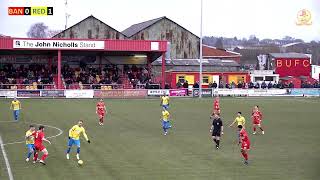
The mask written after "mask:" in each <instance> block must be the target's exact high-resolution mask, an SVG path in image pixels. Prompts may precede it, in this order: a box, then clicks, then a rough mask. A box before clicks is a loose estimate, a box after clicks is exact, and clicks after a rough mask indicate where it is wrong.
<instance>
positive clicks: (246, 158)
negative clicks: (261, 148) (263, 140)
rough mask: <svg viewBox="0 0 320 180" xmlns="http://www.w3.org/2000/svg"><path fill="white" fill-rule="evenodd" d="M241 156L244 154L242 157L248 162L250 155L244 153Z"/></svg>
mask: <svg viewBox="0 0 320 180" xmlns="http://www.w3.org/2000/svg"><path fill="white" fill-rule="evenodd" d="M241 154H242V156H243V157H244V159H245V160H248V154H247V153H245V152H243V153H241Z"/></svg>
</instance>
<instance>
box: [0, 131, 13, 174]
mask: <svg viewBox="0 0 320 180" xmlns="http://www.w3.org/2000/svg"><path fill="white" fill-rule="evenodd" d="M0 147H1V150H2V155H3V158H4V161H5V163H6V167H7V171H8V176H9V180H14V179H13V175H12V171H11V166H10V163H9V159H8V156H7V153H6V150H5V149H4V144H3V141H2V137H1V136H0Z"/></svg>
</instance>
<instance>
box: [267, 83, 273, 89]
mask: <svg viewBox="0 0 320 180" xmlns="http://www.w3.org/2000/svg"><path fill="white" fill-rule="evenodd" d="M271 88H272V83H271V81H270V82H269V83H268V89H271Z"/></svg>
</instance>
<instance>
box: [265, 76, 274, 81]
mask: <svg viewBox="0 0 320 180" xmlns="http://www.w3.org/2000/svg"><path fill="white" fill-rule="evenodd" d="M273 78H274V77H273V76H266V81H274V80H273Z"/></svg>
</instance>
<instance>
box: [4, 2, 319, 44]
mask: <svg viewBox="0 0 320 180" xmlns="http://www.w3.org/2000/svg"><path fill="white" fill-rule="evenodd" d="M200 2H201V1H200V0H68V6H67V8H65V0H0V34H4V35H9V36H14V37H26V32H27V31H28V29H29V27H30V26H31V25H32V24H33V23H37V22H44V23H45V24H46V25H47V26H49V28H50V29H54V30H64V26H65V13H66V11H67V13H68V14H70V18H69V20H68V27H70V26H72V25H74V24H75V23H77V22H79V21H81V20H82V19H84V18H86V17H88V16H90V15H93V16H95V17H96V18H98V19H100V20H102V21H103V22H105V23H106V24H108V25H109V26H111V27H113V28H115V29H117V30H118V31H123V30H124V29H126V28H127V27H129V26H130V25H132V24H136V23H139V22H143V21H146V20H150V19H153V18H157V17H162V16H166V17H168V18H169V19H171V20H173V21H175V22H176V23H178V24H180V25H181V26H183V27H185V28H186V29H188V30H189V31H191V32H193V33H194V34H196V35H198V36H199V35H200V19H201V18H200V14H201V10H200V9H201V5H200V4H201V3H200ZM17 6H18V7H30V6H52V7H53V16H42V17H31V16H9V15H8V7H17ZM302 9H307V10H309V11H310V12H311V16H312V25H309V26H297V25H296V20H297V14H298V12H299V11H300V10H302ZM202 34H203V35H204V36H218V37H220V36H222V37H235V36H236V37H238V38H244V37H245V38H248V37H249V36H250V35H256V37H258V38H260V39H264V38H270V39H281V38H283V37H284V36H286V35H288V36H292V37H294V38H297V39H303V40H305V41H311V40H320V0H203V31H202Z"/></svg>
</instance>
